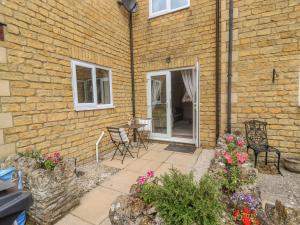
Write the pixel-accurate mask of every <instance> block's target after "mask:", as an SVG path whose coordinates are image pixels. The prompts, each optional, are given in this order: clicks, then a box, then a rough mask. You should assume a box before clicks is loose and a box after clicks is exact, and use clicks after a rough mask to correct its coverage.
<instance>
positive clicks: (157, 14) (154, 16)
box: [148, 5, 190, 19]
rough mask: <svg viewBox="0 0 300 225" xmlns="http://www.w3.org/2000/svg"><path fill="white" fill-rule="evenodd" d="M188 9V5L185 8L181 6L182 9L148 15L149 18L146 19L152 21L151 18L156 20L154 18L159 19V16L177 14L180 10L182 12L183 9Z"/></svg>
mask: <svg viewBox="0 0 300 225" xmlns="http://www.w3.org/2000/svg"><path fill="white" fill-rule="evenodd" d="M189 7H190V5H187V6H183V7H180V8H177V9H173V10H168V11H163V12H157V13H152V14H150V16H149V17H148V19H153V18H156V17H159V16H163V15H166V14H170V13H173V12H177V11H180V10H183V9H187V8H189Z"/></svg>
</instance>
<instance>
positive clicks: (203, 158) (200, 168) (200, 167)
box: [193, 149, 215, 181]
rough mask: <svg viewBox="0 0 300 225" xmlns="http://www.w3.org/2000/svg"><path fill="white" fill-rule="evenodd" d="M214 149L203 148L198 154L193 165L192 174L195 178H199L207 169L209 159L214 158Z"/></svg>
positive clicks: (197, 179)
mask: <svg viewBox="0 0 300 225" xmlns="http://www.w3.org/2000/svg"><path fill="white" fill-rule="evenodd" d="M214 156H215V151H214V150H207V149H203V150H202V153H201V154H200V155H199V158H198V160H197V162H196V163H195V165H194V169H193V172H194V176H195V180H196V181H199V180H200V178H201V177H202V176H203V175H204V174H205V173H206V172H207V171H208V168H209V166H210V161H211V160H212V159H213V158H214Z"/></svg>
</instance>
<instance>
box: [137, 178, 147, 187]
mask: <svg viewBox="0 0 300 225" xmlns="http://www.w3.org/2000/svg"><path fill="white" fill-rule="evenodd" d="M137 182H138V184H139V185H143V184H144V183H145V182H146V177H145V176H139V178H138V180H137Z"/></svg>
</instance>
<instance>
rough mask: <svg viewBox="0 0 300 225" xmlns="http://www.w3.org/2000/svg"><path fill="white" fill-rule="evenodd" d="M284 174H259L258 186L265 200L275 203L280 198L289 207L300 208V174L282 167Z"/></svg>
mask: <svg viewBox="0 0 300 225" xmlns="http://www.w3.org/2000/svg"><path fill="white" fill-rule="evenodd" d="M281 172H282V175H283V176H281V175H278V174H277V175H270V174H262V173H259V175H258V180H257V183H258V187H259V188H260V190H261V197H262V200H263V202H269V203H275V201H276V200H280V201H281V202H282V203H284V204H285V205H286V206H288V207H293V208H300V174H297V173H291V172H289V171H287V170H285V169H284V168H281Z"/></svg>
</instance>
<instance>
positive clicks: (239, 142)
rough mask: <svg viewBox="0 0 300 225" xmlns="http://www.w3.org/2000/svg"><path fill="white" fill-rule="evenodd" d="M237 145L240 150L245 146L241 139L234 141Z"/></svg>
mask: <svg viewBox="0 0 300 225" xmlns="http://www.w3.org/2000/svg"><path fill="white" fill-rule="evenodd" d="M236 143H237V145H238V146H240V147H241V148H242V147H244V145H245V144H246V143H245V141H244V140H243V139H242V138H239V139H238V140H237V141H236Z"/></svg>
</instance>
